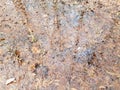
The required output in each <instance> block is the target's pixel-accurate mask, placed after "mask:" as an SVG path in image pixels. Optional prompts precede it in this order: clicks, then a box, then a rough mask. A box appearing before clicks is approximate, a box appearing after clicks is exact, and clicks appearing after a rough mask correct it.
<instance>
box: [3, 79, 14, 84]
mask: <svg viewBox="0 0 120 90" xmlns="http://www.w3.org/2000/svg"><path fill="white" fill-rule="evenodd" d="M14 81H15V78H10V79H8V80H7V81H6V83H5V84H6V85H8V84H10V83H12V82H14Z"/></svg>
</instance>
